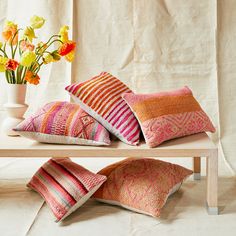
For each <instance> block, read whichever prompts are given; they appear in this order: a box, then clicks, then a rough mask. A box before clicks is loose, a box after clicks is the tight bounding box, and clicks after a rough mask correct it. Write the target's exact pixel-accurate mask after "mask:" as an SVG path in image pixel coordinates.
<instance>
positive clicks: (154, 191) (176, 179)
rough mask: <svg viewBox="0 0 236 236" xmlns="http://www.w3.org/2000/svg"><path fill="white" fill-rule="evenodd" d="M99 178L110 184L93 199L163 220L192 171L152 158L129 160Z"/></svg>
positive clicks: (107, 168)
mask: <svg viewBox="0 0 236 236" xmlns="http://www.w3.org/2000/svg"><path fill="white" fill-rule="evenodd" d="M98 174H101V175H105V176H107V181H106V182H105V183H104V184H103V185H102V186H101V187H100V188H99V189H98V190H97V192H96V193H95V194H94V195H93V197H94V198H95V199H96V200H98V201H101V202H105V203H109V204H112V205H118V206H121V207H124V208H126V209H129V210H132V211H135V212H139V213H143V214H147V215H151V216H154V217H159V216H160V213H161V209H162V208H163V206H164V205H165V203H166V201H167V199H168V197H169V196H170V195H171V194H173V193H174V192H176V191H177V190H178V189H179V188H180V186H181V184H182V182H183V180H184V179H185V178H187V177H188V176H189V175H191V174H192V171H191V170H188V169H186V168H184V167H182V166H179V165H176V164H171V163H168V162H164V161H160V160H155V159H152V158H127V159H125V160H122V161H120V162H117V163H114V164H112V165H109V166H107V167H105V168H103V169H102V170H100V171H99V172H98Z"/></svg>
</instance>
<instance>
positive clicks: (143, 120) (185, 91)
mask: <svg viewBox="0 0 236 236" xmlns="http://www.w3.org/2000/svg"><path fill="white" fill-rule="evenodd" d="M122 97H123V99H124V100H125V101H126V102H127V104H128V105H129V106H130V108H131V110H132V111H133V112H134V114H135V116H136V117H137V119H138V121H139V124H140V126H141V129H142V132H143V135H144V138H145V141H146V143H147V144H148V145H149V146H150V147H156V146H158V145H159V144H161V143H162V142H164V141H166V140H169V139H173V138H177V137H182V136H186V135H190V134H195V133H200V132H207V131H210V132H215V128H214V126H213V124H212V123H211V121H210V119H209V118H208V116H207V114H206V113H205V112H204V111H203V110H202V108H201V106H200V105H199V103H198V102H197V101H196V99H195V98H194V97H193V94H192V91H191V90H190V89H189V88H188V87H187V86H185V87H184V88H182V89H178V90H174V91H170V92H161V93H155V94H131V93H125V94H123V95H122Z"/></svg>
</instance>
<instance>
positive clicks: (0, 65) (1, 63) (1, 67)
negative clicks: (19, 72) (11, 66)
mask: <svg viewBox="0 0 236 236" xmlns="http://www.w3.org/2000/svg"><path fill="white" fill-rule="evenodd" d="M7 61H8V58H7V57H1V56H0V72H5V71H6V64H7Z"/></svg>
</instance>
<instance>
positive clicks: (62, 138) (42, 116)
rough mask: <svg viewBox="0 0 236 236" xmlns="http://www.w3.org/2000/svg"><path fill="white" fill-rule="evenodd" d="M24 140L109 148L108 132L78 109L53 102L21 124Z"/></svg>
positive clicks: (19, 129)
mask: <svg viewBox="0 0 236 236" xmlns="http://www.w3.org/2000/svg"><path fill="white" fill-rule="evenodd" d="M14 130H15V131H17V132H19V133H20V135H21V136H24V137H26V138H31V139H34V140H37V141H39V142H44V143H61V144H81V145H109V144H110V138H109V133H108V131H107V130H106V129H105V128H104V127H103V126H102V125H100V124H99V123H98V122H97V121H96V120H95V119H94V118H92V117H91V116H90V115H88V114H87V113H86V112H85V111H83V110H82V109H81V108H80V107H79V105H77V104H72V103H69V102H51V103H48V104H46V105H45V106H43V107H42V108H41V109H39V110H38V111H37V112H36V113H35V114H33V115H32V116H30V117H29V118H27V119H26V120H24V121H23V122H21V123H20V124H19V125H18V126H17V127H16V128H15V129H14Z"/></svg>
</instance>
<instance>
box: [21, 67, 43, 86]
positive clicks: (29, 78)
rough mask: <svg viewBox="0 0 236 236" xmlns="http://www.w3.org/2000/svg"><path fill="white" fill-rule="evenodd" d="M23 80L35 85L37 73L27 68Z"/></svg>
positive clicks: (37, 80) (37, 82)
mask: <svg viewBox="0 0 236 236" xmlns="http://www.w3.org/2000/svg"><path fill="white" fill-rule="evenodd" d="M24 80H25V81H27V82H29V83H30V84H34V85H37V84H39V80H40V78H39V76H38V75H35V74H34V73H33V72H32V71H30V70H27V72H26V74H25V78H24Z"/></svg>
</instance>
